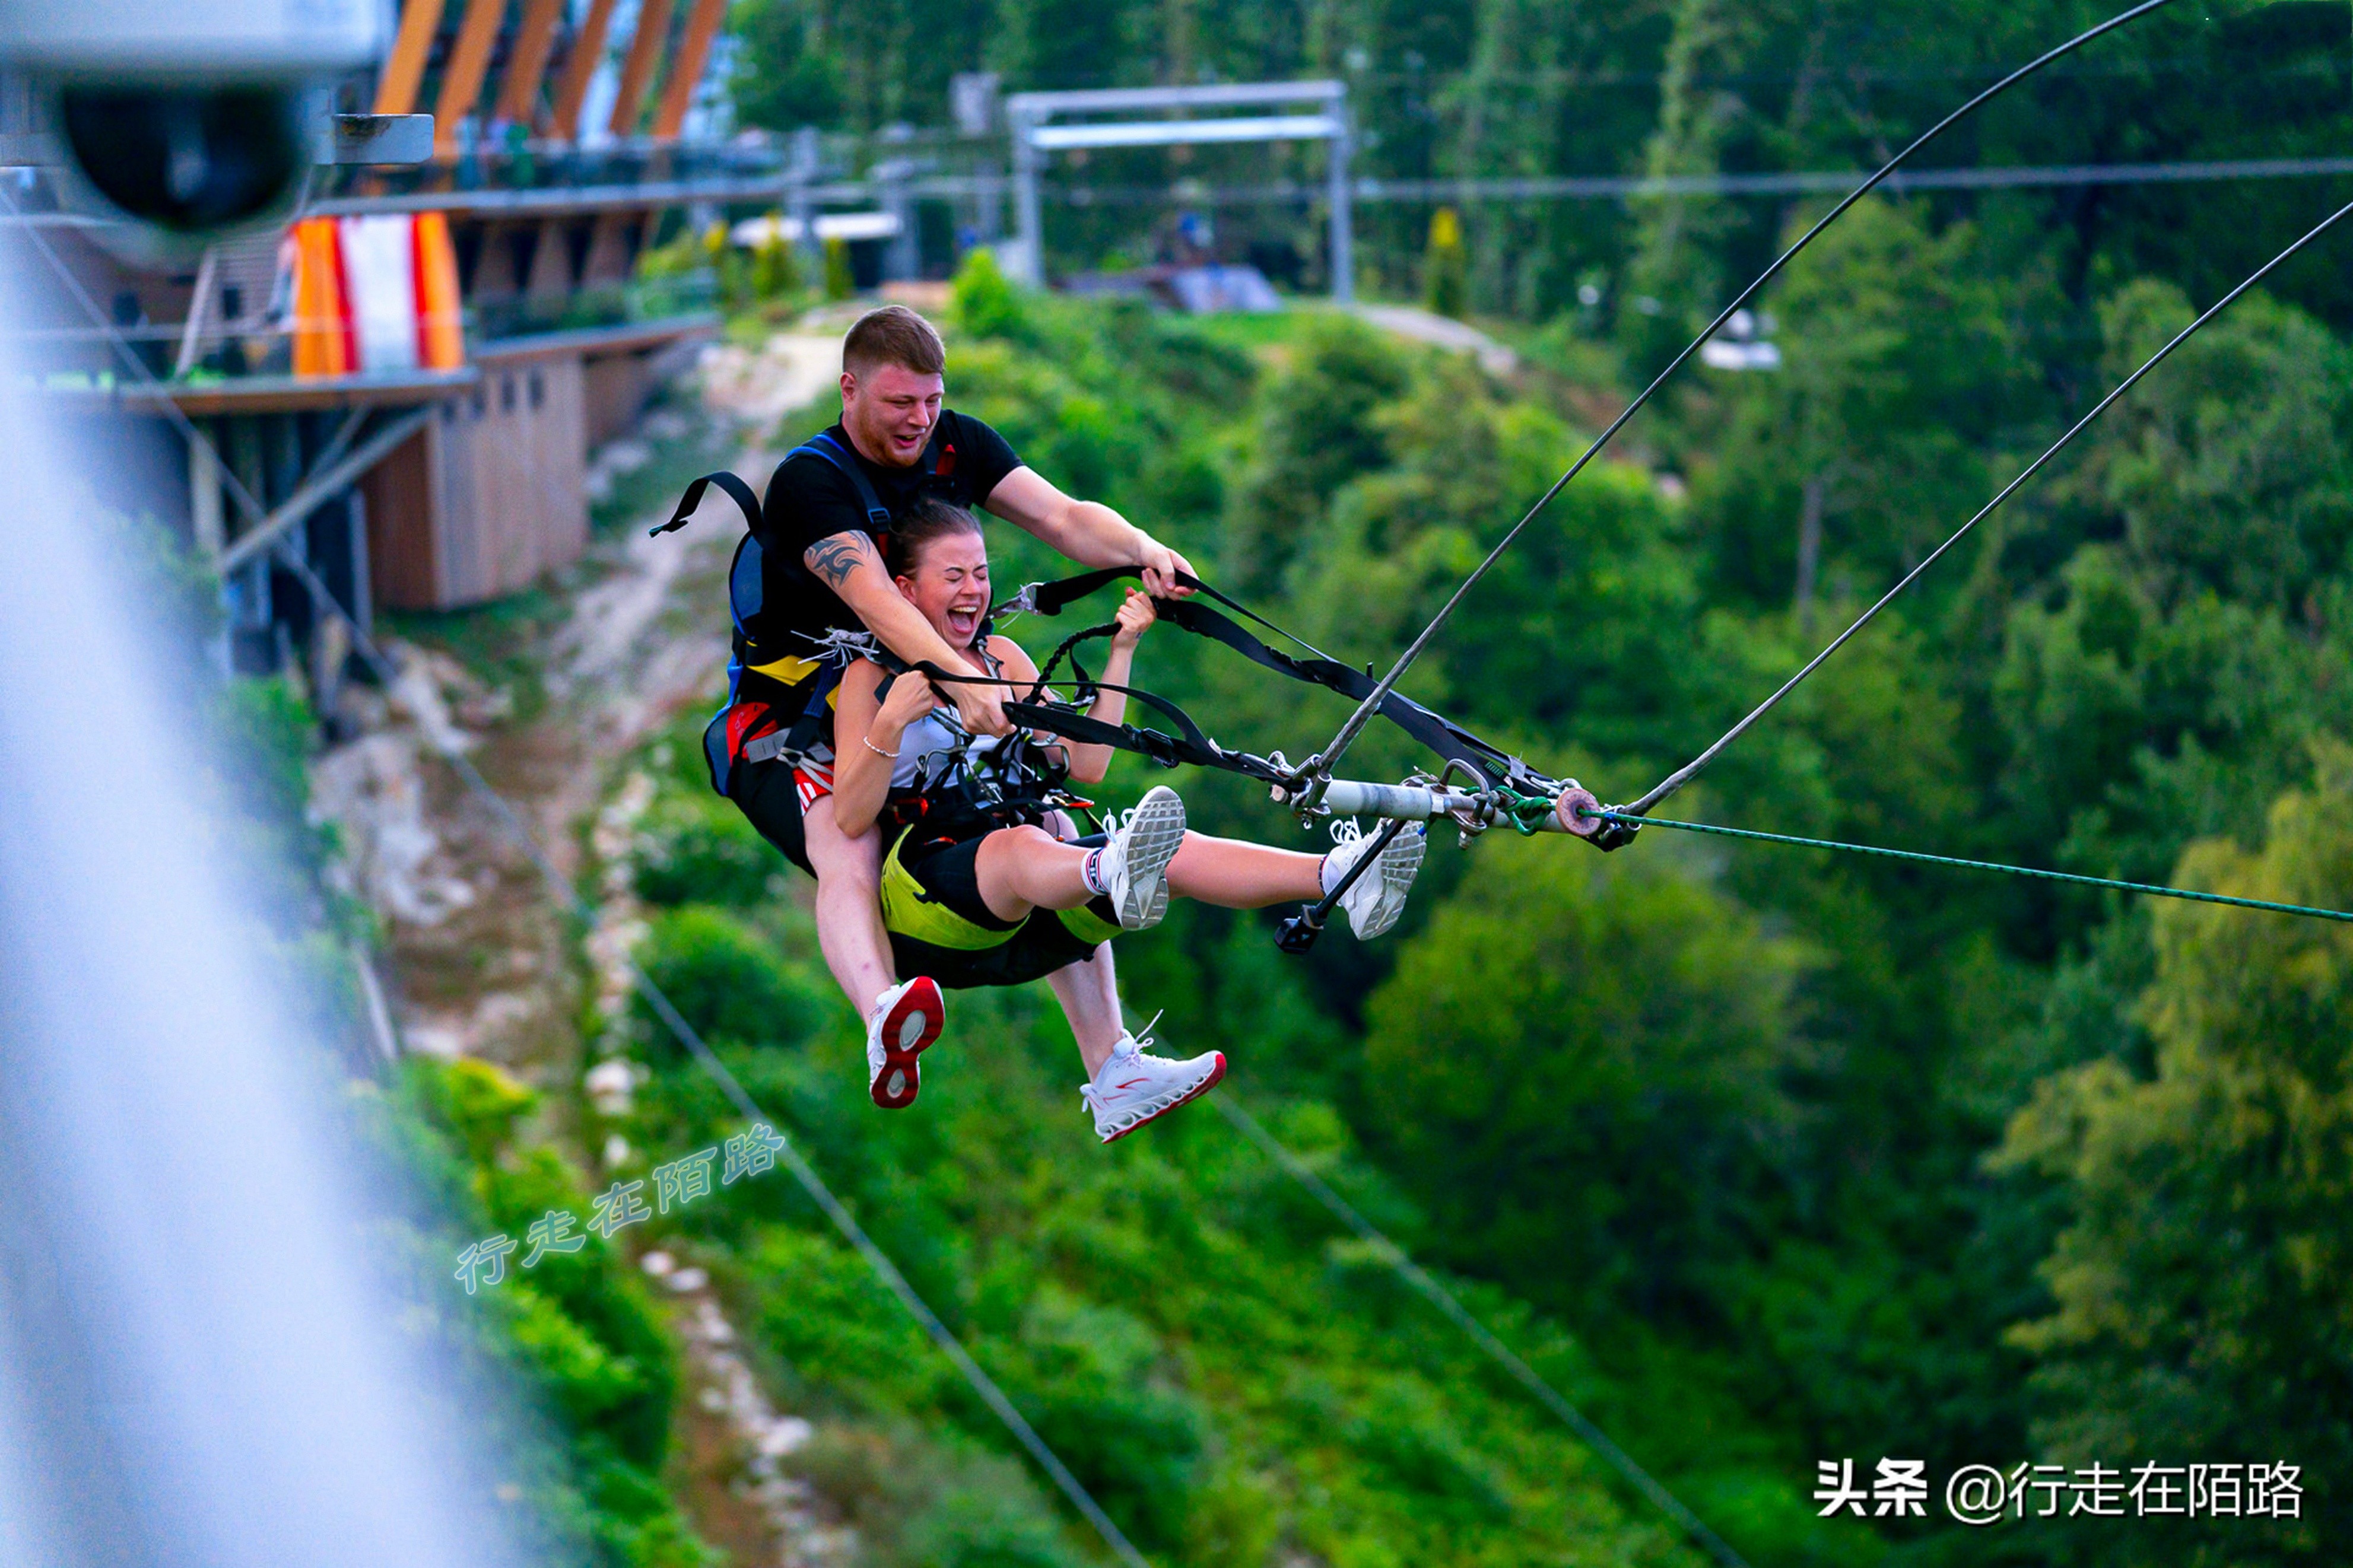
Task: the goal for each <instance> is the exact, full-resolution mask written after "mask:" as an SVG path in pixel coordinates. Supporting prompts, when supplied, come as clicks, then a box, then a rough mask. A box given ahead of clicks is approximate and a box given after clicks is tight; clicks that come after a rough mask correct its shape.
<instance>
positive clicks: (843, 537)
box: [801, 533, 1012, 735]
mask: <svg viewBox="0 0 2353 1568" xmlns="http://www.w3.org/2000/svg"><path fill="white" fill-rule="evenodd" d="M801 561H802V563H803V564H805V565H806V566H807V567H808V569H809V570H810V571H811V572H812V573H814V574H816V576H817V579H818V582H820V583H823V584H825V585H826V586H827V587H828V588H830V589H832V590H833V592H834V595H835V596H836V597H838V598H839V599H840V600H841V602H842V603H843V604H845V605H849V609H850V613H851V614H852V615H854V616H857V617H858V618H859V620H860V621H861V622H863V623H864V624H865V626H866V629H867V630H868V631H870V632H872V633H873V634H874V636H875V637H876V638H877V639H878V640H879V641H880V642H881V644H882V646H883V647H887V648H889V649H890V650H891V651H892V653H895V654H897V655H898V656H899V657H900V658H903V659H905V660H906V661H907V662H908V663H909V664H923V663H930V664H933V665H936V666H937V667H938V668H942V669H946V670H957V669H964V670H973V673H975V674H978V673H979V672H978V671H977V670H976V669H974V668H973V663H972V661H971V660H970V659H969V658H965V656H964V655H963V654H960V653H958V652H956V650H955V649H954V648H952V647H949V646H948V645H947V639H945V638H944V637H941V636H940V634H939V633H937V632H935V631H934V630H933V629H932V623H931V622H929V621H927V620H925V619H923V612H922V611H920V610H918V609H916V608H915V606H914V605H911V604H909V603H908V602H907V596H906V595H903V594H902V593H900V592H899V589H898V585H897V584H894V583H892V581H891V575H890V574H889V573H888V572H887V571H885V570H884V568H883V565H882V556H881V552H878V551H877V550H876V549H875V548H874V542H873V541H872V540H871V539H869V538H868V537H867V536H866V535H864V534H862V533H834V534H828V535H827V536H826V537H825V538H823V539H820V540H818V542H816V543H815V544H812V545H810V546H809V547H808V550H807V552H806V553H805V554H803V555H802V557H801ZM946 696H947V698H948V700H950V701H952V702H954V703H955V705H956V712H957V713H958V715H959V716H961V718H962V719H963V721H964V727H965V729H967V730H969V731H972V732H973V733H974V734H976V735H1004V734H1009V733H1010V732H1011V731H1012V726H1011V725H1010V724H1008V723H1007V722H1006V719H1005V689H1004V688H1003V687H1001V686H970V685H966V684H965V682H963V681H960V680H959V681H953V682H950V683H948V685H947V689H946Z"/></svg>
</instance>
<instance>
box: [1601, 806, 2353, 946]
mask: <svg viewBox="0 0 2353 1568" xmlns="http://www.w3.org/2000/svg"><path fill="white" fill-rule="evenodd" d="M1584 815H1586V816H1592V817H1599V818H1600V819H1601V820H1602V821H1604V822H1621V823H1630V824H1633V825H1636V826H1643V827H1671V828H1673V829H1674V830H1675V831H1676V832H1678V833H1706V834H1712V835H1714V836H1715V837H1719V838H1749V839H1754V840H1756V841H1757V843H1760V844H1788V845H1791V846H1794V847H1797V848H1799V849H1837V850H1841V851H1843V852H1844V853H1846V854H1849V855H1876V856H1880V857H1882V858H1885V859H1889V860H1912V861H1916V862H1918V863H1919V864H1921V865H1924V866H1951V867H1956V868H1958V869H1960V870H1964V871H1999V872H2000V873H2001V874H2002V875H2003V876H2006V877H2031V878H2033V879H2036V880H2037V881H2042V882H2071V883H2073V884H2074V885H2075V886H2077V887H2081V888H2105V889H2108V890H2110V891H2111V892H2118V893H2146V894H2147V895H2148V896H2149V897H2151V898H2157V899H2187V900H2189V901H2190V902H2191V903H2197V904H2229V905H2231V906H2232V908H2234V909H2242V910H2269V911H2270V912H2271V913H2273V914H2275V915H2306V916H2309V917H2311V918H2312V919H2314V920H2322V921H2347V922H2348V923H2353V910H2324V909H2318V908H2316V907H2315V906H2313V905H2310V904H2282V903H2274V902H2273V901H2272V900H2268V899H2242V898H2235V897H2233V896H2232V895H2231V894H2228V893H2201V892H2200V891H2198V890H2197V889H2194V888H2167V887H2160V886H2159V885H2158V884H2157V883H2154V882H2122V881H2118V880H2116V879H2115V878H2113V877H2085V876H2080V875H2078V874H2077V873H2075V872H2073V871H2045V870H2042V869H2041V868H2037V867H2033V866H2005V865H2003V864H2001V863H2000V861H1996V860H1963V859H1959V858H1956V857H1954V856H1951V855H1927V854H1923V853H1922V852H1921V851H1919V850H1917V849H1885V848H1882V847H1879V846H1878V845H1875V844H1841V843H1840V842H1839V841H1838V840H1837V839H1834V838H1799V837H1795V836H1793V835H1791V834H1787V833H1759V832H1757V831H1756V830H1755V829H1754V828H1747V827H1719V826H1716V825H1715V823H1712V822H1679V821H1677V820H1675V819H1674V818H1673V817H1671V816H1633V815H1631V814H1630V813H1628V812H1623V811H1588V812H1587V813H1585V814H1584Z"/></svg>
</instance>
